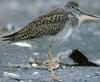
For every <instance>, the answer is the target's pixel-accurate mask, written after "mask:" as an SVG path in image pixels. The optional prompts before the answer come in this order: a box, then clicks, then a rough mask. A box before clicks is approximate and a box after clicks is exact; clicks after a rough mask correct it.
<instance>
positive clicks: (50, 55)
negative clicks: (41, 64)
mask: <svg viewBox="0 0 100 82" xmlns="http://www.w3.org/2000/svg"><path fill="white" fill-rule="evenodd" d="M51 47H52V46H51V45H50V46H49V48H48V60H49V66H50V69H51V77H52V79H53V80H58V78H57V76H56V74H55V72H54V70H53V67H52V53H51Z"/></svg>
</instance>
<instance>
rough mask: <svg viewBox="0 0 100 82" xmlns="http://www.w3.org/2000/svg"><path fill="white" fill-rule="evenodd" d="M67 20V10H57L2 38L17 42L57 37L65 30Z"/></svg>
mask: <svg viewBox="0 0 100 82" xmlns="http://www.w3.org/2000/svg"><path fill="white" fill-rule="evenodd" d="M67 19H68V17H67V12H66V11H65V10H63V9H55V10H52V11H51V12H49V13H47V14H46V15H43V16H40V17H38V18H36V19H35V20H33V21H32V22H31V23H29V24H28V25H26V26H25V27H24V28H22V29H21V30H19V31H18V32H15V33H13V34H11V35H7V36H3V37H2V38H4V40H5V41H10V42H16V41H20V40H25V39H31V38H39V37H42V36H49V35H56V34H57V33H58V32H59V31H61V30H62V29H63V27H64V25H65V23H66V20H67Z"/></svg>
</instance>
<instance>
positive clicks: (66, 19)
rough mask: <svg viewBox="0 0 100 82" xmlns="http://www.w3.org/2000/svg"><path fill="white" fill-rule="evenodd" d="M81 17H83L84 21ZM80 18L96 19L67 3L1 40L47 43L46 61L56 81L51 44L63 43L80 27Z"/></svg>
mask: <svg viewBox="0 0 100 82" xmlns="http://www.w3.org/2000/svg"><path fill="white" fill-rule="evenodd" d="M83 15H84V16H85V19H84V17H83ZM81 18H82V20H86V19H88V20H89V19H90V20H91V19H93V20H95V19H97V17H96V16H93V15H90V14H86V13H84V12H83V11H81V10H80V9H79V4H78V3H77V2H76V1H69V2H68V3H67V5H66V6H65V7H64V8H58V9H55V10H52V11H50V12H48V13H47V14H45V15H42V16H39V17H37V18H36V19H34V20H33V21H32V22H30V23H29V24H28V25H26V26H25V27H24V28H22V29H21V30H19V31H18V32H15V33H13V34H11V35H7V36H3V37H2V38H4V39H3V40H4V41H10V42H18V41H22V40H27V39H37V41H38V40H39V41H41V39H44V40H45V41H44V44H46V43H45V42H48V45H49V48H48V60H49V66H50V69H51V74H52V78H53V79H54V80H58V78H57V77H56V75H55V73H54V71H53V60H52V53H51V45H53V44H52V42H54V43H55V42H56V43H57V44H60V43H62V42H63V41H65V40H66V39H67V38H68V37H69V36H70V34H71V33H72V31H73V29H75V28H76V27H78V26H79V25H80V22H81ZM33 41H34V40H33ZM49 41H50V42H49Z"/></svg>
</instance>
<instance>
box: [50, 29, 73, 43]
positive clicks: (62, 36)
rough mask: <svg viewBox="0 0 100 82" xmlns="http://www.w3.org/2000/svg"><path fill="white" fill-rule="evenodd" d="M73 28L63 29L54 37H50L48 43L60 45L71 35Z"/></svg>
mask: <svg viewBox="0 0 100 82" xmlns="http://www.w3.org/2000/svg"><path fill="white" fill-rule="evenodd" d="M72 31H73V28H65V29H63V30H62V31H61V32H59V33H58V34H57V35H55V36H50V37H49V41H50V42H51V43H52V42H53V44H55V43H57V44H61V43H63V42H64V41H66V39H67V38H68V37H69V36H70V35H71V34H72Z"/></svg>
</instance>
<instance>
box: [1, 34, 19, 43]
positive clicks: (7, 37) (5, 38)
mask: <svg viewBox="0 0 100 82" xmlns="http://www.w3.org/2000/svg"><path fill="white" fill-rule="evenodd" d="M17 34H18V33H17V32H15V33H12V34H9V35H5V36H1V37H0V38H1V40H2V41H7V42H9V43H11V42H15V41H16V40H15V37H16V35H17Z"/></svg>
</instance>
